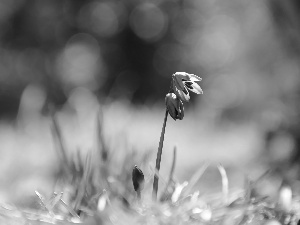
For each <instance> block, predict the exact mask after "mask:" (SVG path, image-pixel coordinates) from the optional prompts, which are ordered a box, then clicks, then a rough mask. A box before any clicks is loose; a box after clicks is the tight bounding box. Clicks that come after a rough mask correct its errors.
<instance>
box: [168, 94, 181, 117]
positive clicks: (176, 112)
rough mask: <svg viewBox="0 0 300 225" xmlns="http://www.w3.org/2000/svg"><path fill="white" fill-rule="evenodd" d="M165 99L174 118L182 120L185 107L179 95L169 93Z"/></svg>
mask: <svg viewBox="0 0 300 225" xmlns="http://www.w3.org/2000/svg"><path fill="white" fill-rule="evenodd" d="M165 101H166V107H167V110H168V112H169V114H170V116H171V117H172V118H173V119H174V120H176V119H180V120H182V119H183V117H184V108H183V103H182V101H181V100H180V99H179V98H177V96H176V95H175V94H174V93H168V94H167V95H166V99H165Z"/></svg>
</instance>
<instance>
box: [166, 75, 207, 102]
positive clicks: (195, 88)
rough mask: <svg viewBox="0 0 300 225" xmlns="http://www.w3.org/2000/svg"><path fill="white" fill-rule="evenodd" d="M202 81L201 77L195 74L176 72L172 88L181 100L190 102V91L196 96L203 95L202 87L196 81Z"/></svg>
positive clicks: (173, 76)
mask: <svg viewBox="0 0 300 225" xmlns="http://www.w3.org/2000/svg"><path fill="white" fill-rule="evenodd" d="M201 80H202V79H201V78H200V77H198V76H196V75H194V74H189V73H186V72H176V73H174V74H173V75H172V88H173V91H174V93H175V94H176V96H177V97H178V98H179V99H180V100H182V101H185V102H188V101H189V100H190V95H189V92H188V90H190V91H192V92H194V93H196V94H203V91H202V89H201V87H200V86H199V84H197V83H196V81H201Z"/></svg>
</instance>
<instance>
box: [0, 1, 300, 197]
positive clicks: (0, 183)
mask: <svg viewBox="0 0 300 225" xmlns="http://www.w3.org/2000/svg"><path fill="white" fill-rule="evenodd" d="M299 10H300V4H299V2H298V1H296V0H289V1H280V0H264V1H261V0H253V1H246V0H197V1H187V0H145V1H137V0H127V1H120V0H107V1H106V0H93V1H92V0H86V1H79V0H1V1H0V116H1V117H0V119H1V120H0V159H1V161H0V202H5V201H7V202H22V199H24V196H27V195H33V194H34V190H36V189H41V190H43V191H44V192H46V193H47V192H48V193H49V192H51V191H52V190H53V185H54V182H55V174H56V173H57V170H58V162H59V160H58V156H57V151H56V148H57V146H56V144H55V141H54V140H53V135H52V132H51V124H52V119H51V117H52V116H53V115H55V117H56V118H57V121H58V124H59V126H60V127H61V133H62V137H63V139H64V143H65V146H66V149H67V150H68V151H69V152H73V151H77V150H80V151H82V152H87V151H92V150H94V149H95V148H96V147H95V146H96V144H95V143H96V140H97V121H98V118H99V115H101V118H102V121H103V123H102V132H103V136H104V139H105V140H106V145H107V146H108V147H109V149H110V150H113V151H116V152H118V153H117V155H121V156H123V155H125V154H126V152H128V151H129V152H130V151H137V152H138V154H142V153H143V152H146V151H150V152H151V153H152V155H151V156H150V164H151V163H152V165H153V167H154V162H155V156H156V151H157V147H158V142H159V137H160V132H161V126H162V122H163V116H164V110H165V108H164V97H165V94H166V93H167V92H168V90H169V85H170V81H171V75H172V74H173V73H175V72H177V71H185V72H188V73H192V74H196V75H198V76H200V77H202V79H203V80H202V81H201V82H200V86H201V87H202V89H203V91H204V94H203V95H200V96H196V95H194V94H191V101H190V103H188V104H185V117H184V119H183V120H182V121H176V122H175V121H173V120H172V118H170V117H169V120H168V124H167V128H166V136H165V142H164V150H163V157H162V165H161V173H162V176H167V174H168V171H169V169H170V165H171V162H172V152H173V148H174V146H175V145H176V146H177V153H178V160H177V165H176V171H175V174H176V177H177V178H178V179H179V180H180V181H181V182H182V181H184V180H186V179H188V178H189V177H190V176H191V175H192V174H193V171H196V170H197V168H199V167H200V166H201V165H202V163H203V162H205V161H210V162H212V163H213V164H214V163H219V162H220V163H222V164H223V165H224V166H225V168H226V169H227V171H228V174H229V184H230V187H234V186H235V185H237V186H238V185H242V183H243V179H244V177H245V175H251V176H254V177H256V176H258V175H259V174H261V173H262V172H263V171H265V170H266V169H268V168H270V167H271V168H274V167H276V170H278V171H279V173H283V171H292V172H291V173H289V174H291V175H289V176H290V177H294V178H295V179H297V178H298V177H297V175H298V167H297V164H298V162H299V158H300V156H299V155H300V151H297V149H298V146H299V145H300V134H299V131H300V127H299V126H300V125H299V110H300V108H299V106H298V102H299V93H300V92H299V90H300V80H299V78H300V76H299V72H300V68H299V58H300V57H299V54H300V23H299V21H300V20H299ZM70 154H71V153H70ZM83 154H84V153H83ZM135 164H137V165H140V162H138V161H137V162H135ZM131 166H133V165H129V168H131ZM142 167H143V169H144V170H145V171H146V172H145V173H146V174H148V173H147V171H148V170H149V169H148V165H142ZM216 174H217V170H215V171H212V172H211V173H208V175H206V179H207V182H208V183H209V182H210V183H209V185H210V187H212V185H211V184H217V185H215V186H213V187H216V189H217V190H221V187H220V186H218V185H220V183H221V181H220V179H214V180H212V179H211V177H216V176H219V175H216Z"/></svg>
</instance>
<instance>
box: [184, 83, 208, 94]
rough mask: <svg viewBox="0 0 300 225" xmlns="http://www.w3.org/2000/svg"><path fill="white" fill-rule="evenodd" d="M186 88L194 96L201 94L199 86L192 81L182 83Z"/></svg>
mask: <svg viewBox="0 0 300 225" xmlns="http://www.w3.org/2000/svg"><path fill="white" fill-rule="evenodd" d="M183 83H184V85H185V86H186V88H187V89H188V90H190V91H192V92H194V93H196V94H203V91H202V88H201V87H200V85H199V84H197V83H195V82H193V81H183Z"/></svg>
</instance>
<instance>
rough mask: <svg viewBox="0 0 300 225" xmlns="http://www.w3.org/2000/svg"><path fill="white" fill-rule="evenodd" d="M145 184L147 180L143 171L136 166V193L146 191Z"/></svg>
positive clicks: (134, 186) (133, 175)
mask: <svg viewBox="0 0 300 225" xmlns="http://www.w3.org/2000/svg"><path fill="white" fill-rule="evenodd" d="M144 182H145V179H144V174H143V171H142V170H141V169H139V168H138V167H137V165H135V166H134V168H133V170H132V183H133V188H134V190H135V191H136V192H141V191H142V190H143V189H144Z"/></svg>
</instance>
